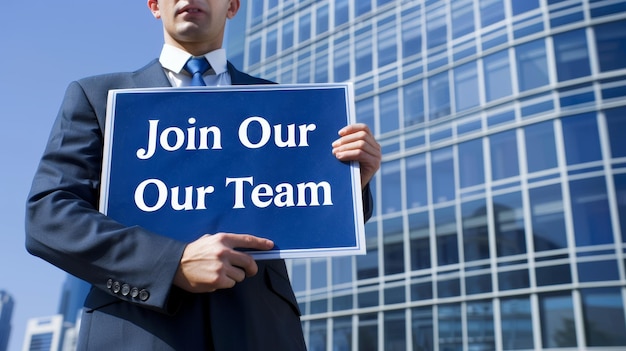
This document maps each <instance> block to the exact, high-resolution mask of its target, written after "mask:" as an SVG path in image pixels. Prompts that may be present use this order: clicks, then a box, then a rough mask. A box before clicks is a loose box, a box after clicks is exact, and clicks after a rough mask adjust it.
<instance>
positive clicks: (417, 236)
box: [409, 212, 430, 271]
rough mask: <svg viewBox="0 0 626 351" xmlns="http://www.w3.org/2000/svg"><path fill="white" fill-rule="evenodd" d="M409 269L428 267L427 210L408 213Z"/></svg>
mask: <svg viewBox="0 0 626 351" xmlns="http://www.w3.org/2000/svg"><path fill="white" fill-rule="evenodd" d="M409 237H410V240H411V270H414V271H416V270H420V269H426V268H430V228H429V225H428V212H420V213H415V214H412V215H409Z"/></svg>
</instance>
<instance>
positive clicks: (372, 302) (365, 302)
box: [359, 290, 379, 308]
mask: <svg viewBox="0 0 626 351" xmlns="http://www.w3.org/2000/svg"><path fill="white" fill-rule="evenodd" d="M378 305H379V302H378V290H374V291H365V292H361V293H359V308H365V307H373V306H378Z"/></svg>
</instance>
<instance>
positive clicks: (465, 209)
mask: <svg viewBox="0 0 626 351" xmlns="http://www.w3.org/2000/svg"><path fill="white" fill-rule="evenodd" d="M227 52H228V55H229V58H230V60H231V61H233V62H234V63H235V65H237V66H238V67H241V68H243V69H244V70H245V71H248V72H249V73H252V74H254V75H258V76H262V77H264V78H268V79H271V80H274V81H277V82H279V83H323V82H344V81H351V82H353V83H354V87H355V96H356V110H357V120H358V121H360V122H364V123H367V124H368V125H369V126H370V127H371V128H372V130H373V131H374V132H375V134H376V137H377V139H378V140H379V142H380V144H381V146H382V149H383V163H382V167H381V170H380V172H379V173H378V174H377V176H376V177H375V179H374V180H373V181H372V189H373V191H374V194H375V202H376V206H375V213H374V216H373V218H372V219H371V220H370V221H369V222H368V223H367V225H366V237H367V248H368V253H367V255H364V256H356V257H333V258H316V259H308V260H292V261H290V262H289V268H290V274H291V278H292V284H293V287H294V290H295V292H296V295H297V297H298V300H299V302H300V307H301V310H302V312H303V317H302V321H303V326H304V330H305V335H306V340H307V343H308V346H309V349H310V350H312V351H315V350H342V351H343V350H386V351H393V350H441V351H443V350H543V349H551V350H552V349H567V350H588V349H593V350H623V349H624V348H625V347H626V317H625V306H626V2H624V1H623V0H395V1H394V0H358V1H357V0H336V1H328V0H319V1H311V0H255V1H242V10H241V12H240V13H239V14H238V16H237V17H236V18H235V20H233V21H232V22H231V24H230V27H229V32H228V41H227Z"/></svg>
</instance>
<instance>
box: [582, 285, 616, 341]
mask: <svg viewBox="0 0 626 351" xmlns="http://www.w3.org/2000/svg"><path fill="white" fill-rule="evenodd" d="M580 295H581V298H582V303H583V318H584V323H585V340H586V341H587V346H626V322H625V318H624V302H623V301H624V300H623V299H622V293H621V289H620V288H619V287H614V288H613V287H611V288H594V289H581V291H580Z"/></svg>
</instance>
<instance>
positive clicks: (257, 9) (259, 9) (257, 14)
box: [250, 1, 263, 26]
mask: <svg viewBox="0 0 626 351" xmlns="http://www.w3.org/2000/svg"><path fill="white" fill-rule="evenodd" d="M251 12H252V16H250V17H251V18H252V25H253V26H254V25H257V24H259V23H261V22H262V20H263V1H255V2H253V3H252V10H251Z"/></svg>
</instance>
